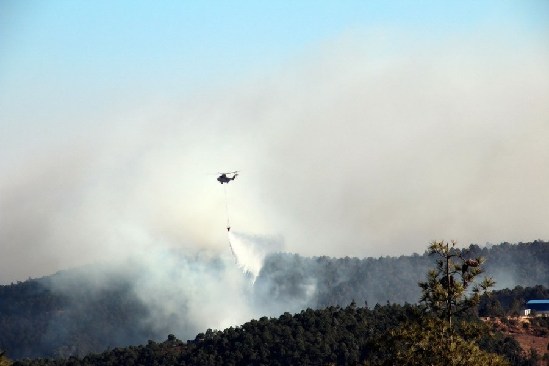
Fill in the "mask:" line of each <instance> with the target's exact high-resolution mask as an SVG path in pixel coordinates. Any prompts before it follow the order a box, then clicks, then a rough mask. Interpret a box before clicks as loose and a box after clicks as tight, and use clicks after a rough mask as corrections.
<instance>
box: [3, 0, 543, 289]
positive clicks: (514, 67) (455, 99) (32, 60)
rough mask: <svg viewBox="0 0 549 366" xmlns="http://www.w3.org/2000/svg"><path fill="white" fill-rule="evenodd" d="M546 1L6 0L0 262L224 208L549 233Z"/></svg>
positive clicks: (120, 249) (119, 247) (26, 270)
mask: <svg viewBox="0 0 549 366" xmlns="http://www.w3.org/2000/svg"><path fill="white" fill-rule="evenodd" d="M548 141H549V2H547V1H543V0H541V1H527V0H520V1H519V0H517V1H501V0H497V1H415V2H412V1H331V2H328V1H195V2H190V1H162V2H158V1H135V0H133V1H115V2H113V1H69V0H65V1H61V0H59V1H54V0H52V1H41V0H36V1H32V0H28V1H26V0H0V283H6V282H9V281H13V280H23V279H26V278H27V277H29V276H32V277H37V276H43V275H48V274H51V273H53V272H55V271H57V270H59V269H64V268H68V267H73V266H78V265H81V264H85V263H91V262H95V261H100V260H103V259H104V258H106V257H112V256H124V255H126V254H127V253H131V252H132V251H137V250H148V249H150V248H154V247H170V248H172V247H173V248H180V249H182V250H186V251H188V252H190V253H192V252H193V251H197V250H208V251H212V252H218V253H223V252H226V251H228V250H229V249H228V245H227V238H226V232H225V223H226V219H227V218H226V212H225V196H224V191H223V188H222V187H221V186H220V185H219V184H218V183H217V182H216V180H215V178H216V177H215V173H216V172H218V171H224V170H242V172H241V175H240V176H239V177H238V178H237V180H235V181H234V182H231V184H230V185H229V186H228V192H227V193H228V198H229V213H230V219H231V224H232V226H233V228H234V229H238V230H240V231H241V232H245V233H249V234H251V235H266V236H276V237H280V238H282V240H283V242H284V250H286V251H288V252H295V253H299V254H303V255H310V256H312V255H329V256H336V257H340V256H358V257H368V256H373V257H376V256H382V255H401V254H404V255H408V254H411V253H413V252H419V253H422V252H423V251H424V250H425V248H426V246H427V244H428V243H429V242H430V241H431V240H434V239H446V240H451V239H455V240H457V241H458V242H459V243H461V244H462V245H468V244H470V243H478V244H481V245H482V244H485V243H487V242H490V243H494V244H497V243H499V242H503V241H508V242H519V241H524V242H526V241H532V240H535V239H544V240H547V239H549V225H547V223H548V222H549V189H548V188H547V187H548V186H549V184H548V180H549V164H548V163H547V162H548V161H549V146H548Z"/></svg>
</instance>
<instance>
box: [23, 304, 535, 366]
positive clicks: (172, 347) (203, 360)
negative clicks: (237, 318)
mask: <svg viewBox="0 0 549 366" xmlns="http://www.w3.org/2000/svg"><path fill="white" fill-rule="evenodd" d="M423 310H424V309H423V308H421V307H420V306H417V305H398V304H391V305H384V306H380V305H376V306H375V307H374V308H373V309H368V308H365V307H357V306H356V305H355V304H351V305H349V306H347V307H345V308H341V307H338V306H336V307H333V306H332V307H327V308H324V309H317V310H312V309H307V310H303V311H301V312H300V313H298V314H295V315H291V314H288V313H285V314H282V315H281V316H279V317H278V318H267V317H262V318H260V319H258V320H252V321H250V322H247V323H245V324H243V325H242V326H239V327H230V328H227V329H225V330H211V329H208V330H207V331H206V332H204V333H200V334H198V335H197V336H196V337H195V339H194V340H190V341H188V342H186V343H184V342H182V341H179V340H177V339H176V338H175V337H174V336H172V335H170V336H169V337H168V340H166V341H165V342H162V343H156V342H153V341H149V342H148V344H146V345H142V346H131V347H127V348H116V349H113V350H111V351H107V352H103V353H101V354H95V355H88V356H85V357H83V358H74V357H72V358H70V359H57V360H53V359H37V360H29V361H19V362H16V363H15V365H17V366H24V365H75V366H76V365H336V364H337V365H355V364H366V365H384V364H393V363H392V362H393V360H394V357H395V355H396V354H397V353H398V352H397V351H398V350H399V347H404V345H403V344H402V343H399V342H400V339H401V338H402V337H407V336H408V337H409V336H410V334H409V333H407V334H403V331H402V329H410V331H414V329H416V328H417V327H419V326H420V325H422V324H423V323H422V322H423V321H425V319H433V318H426V317H425V313H424V311H423ZM461 324H465V325H462V326H461V328H459V329H458V333H457V334H458V335H457V336H456V339H459V340H461V341H460V342H466V341H465V337H469V336H470V333H471V330H470V327H471V326H473V327H474V328H475V329H476V330H475V331H476V332H480V333H483V334H484V336H483V338H482V341H480V340H479V341H478V345H473V346H474V347H476V349H477V352H481V354H482V355H484V356H485V357H488V358H487V359H489V360H494V363H493V364H494V365H496V364H497V365H499V364H506V363H508V364H511V365H530V364H531V362H530V360H529V359H528V358H527V357H526V356H525V355H523V354H522V352H521V350H520V347H519V346H518V344H517V343H516V341H514V340H513V339H512V338H510V337H506V336H504V335H502V334H499V333H498V334H494V335H490V333H489V332H488V330H487V328H486V327H485V326H484V325H483V324H481V323H461ZM467 324H470V325H467ZM471 324H472V325H471ZM403 326H404V327H403ZM414 327H416V328H414ZM421 329H423V331H422V333H424V334H425V336H426V337H427V336H431V335H430V334H431V333H430V332H435V329H431V330H427V331H425V328H423V327H422V328H421ZM433 334H434V333H433ZM416 336H417V335H413V337H416ZM399 337H401V338H399ZM468 344H472V343H470V342H469V343H468ZM479 347H480V348H479ZM496 353H497V354H499V356H496ZM496 361H497V362H496Z"/></svg>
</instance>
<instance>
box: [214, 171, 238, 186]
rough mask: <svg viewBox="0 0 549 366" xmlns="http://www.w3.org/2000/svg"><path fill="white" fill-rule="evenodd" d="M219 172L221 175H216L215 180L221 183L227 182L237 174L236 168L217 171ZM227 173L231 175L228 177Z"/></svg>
mask: <svg viewBox="0 0 549 366" xmlns="http://www.w3.org/2000/svg"><path fill="white" fill-rule="evenodd" d="M219 174H221V175H220V176H219V177H217V181H218V182H219V183H221V184H223V183H227V184H229V182H230V181H231V180H234V179H235V178H236V177H237V176H238V170H236V171H234V172H227V173H219ZM227 175H232V177H228V176H227Z"/></svg>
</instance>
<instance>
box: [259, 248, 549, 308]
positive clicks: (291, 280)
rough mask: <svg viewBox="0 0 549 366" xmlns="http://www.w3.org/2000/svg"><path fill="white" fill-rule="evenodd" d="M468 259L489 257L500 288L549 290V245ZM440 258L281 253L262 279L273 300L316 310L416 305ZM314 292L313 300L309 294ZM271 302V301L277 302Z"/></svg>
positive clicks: (475, 251)
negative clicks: (302, 303) (357, 305)
mask: <svg viewBox="0 0 549 366" xmlns="http://www.w3.org/2000/svg"><path fill="white" fill-rule="evenodd" d="M464 252H466V253H467V254H466V255H467V257H468V258H476V257H479V256H480V257H484V258H485V259H486V263H485V264H484V269H485V274H486V276H490V277H493V278H494V279H495V280H496V284H495V288H496V289H503V288H513V287H515V286H517V285H520V286H536V285H544V286H548V287H549V271H547V268H549V243H548V242H543V241H535V242H532V243H519V244H515V245H513V244H509V243H503V244H500V245H494V246H489V247H482V248H481V247H479V246H478V245H474V244H473V245H470V246H469V247H468V248H465V250H464ZM434 263H435V259H434V258H433V257H430V256H429V255H428V253H427V252H426V253H424V254H423V255H419V254H414V255H411V256H400V257H381V258H371V257H370V258H364V259H358V258H349V257H345V258H329V257H313V258H307V257H302V256H299V255H296V254H276V255H273V256H271V257H269V258H267V261H266V263H265V265H264V267H263V269H262V272H261V274H260V276H259V278H258V279H257V283H258V284H260V285H264V288H263V289H262V290H263V291H265V290H267V291H270V292H269V293H270V294H271V295H272V298H274V299H280V300H282V301H283V300H286V299H289V298H296V297H301V298H303V300H304V301H305V300H306V301H307V305H308V306H311V307H323V306H330V305H347V304H349V303H350V302H351V301H352V300H355V301H356V302H357V303H363V302H367V303H368V304H376V303H381V304H383V303H385V302H387V301H389V302H396V303H400V304H403V303H405V302H409V303H415V302H416V301H418V299H419V297H420V292H421V291H420V289H419V288H418V286H417V283H418V282H419V281H423V280H424V279H425V274H426V273H427V271H428V270H429V269H430V268H432V267H433V265H434ZM311 287H314V288H315V289H316V291H315V292H314V294H313V295H310V292H308V291H307V289H309V288H311ZM272 298H270V299H269V301H272Z"/></svg>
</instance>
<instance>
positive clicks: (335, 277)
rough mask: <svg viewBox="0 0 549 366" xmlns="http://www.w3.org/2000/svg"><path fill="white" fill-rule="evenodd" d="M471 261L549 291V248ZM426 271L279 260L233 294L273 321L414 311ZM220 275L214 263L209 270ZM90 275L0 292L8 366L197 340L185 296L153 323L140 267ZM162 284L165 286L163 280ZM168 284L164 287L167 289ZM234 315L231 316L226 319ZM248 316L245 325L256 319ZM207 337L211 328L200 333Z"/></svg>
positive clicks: (410, 260) (424, 262)
mask: <svg viewBox="0 0 549 366" xmlns="http://www.w3.org/2000/svg"><path fill="white" fill-rule="evenodd" d="M469 252H470V253H469V254H470V255H471V256H472V257H473V256H478V255H481V256H484V257H486V259H487V261H486V265H485V268H486V272H487V274H488V275H493V276H494V278H495V280H496V282H498V281H499V279H500V278H503V279H504V280H503V281H501V282H499V286H497V287H499V288H502V286H505V287H510V288H514V287H515V286H516V285H519V286H523V287H527V286H536V285H543V286H546V287H547V286H548V285H549V272H548V271H547V268H549V243H547V242H542V241H536V242H533V243H521V244H516V245H511V244H507V243H505V244H501V245H495V246H492V247H487V248H480V247H478V246H476V245H472V246H470V247H469ZM433 263H434V259H433V258H432V257H430V256H428V255H427V254H422V255H419V254H417V255H416V254H415V255H412V256H401V257H398V258H394V257H384V258H378V259H374V258H365V259H358V258H341V259H334V258H328V257H317V258H305V257H302V256H299V255H292V254H276V255H272V256H270V257H268V258H267V259H266V262H265V264H264V266H263V269H262V271H261V273H260V276H259V277H258V278H257V280H256V281H255V283H254V284H253V285H251V284H250V286H249V288H248V289H247V290H246V292H242V293H241V294H236V295H238V296H241V297H243V298H244V299H243V300H242V301H243V302H242V303H243V304H247V305H248V306H249V307H250V308H252V305H253V310H254V311H255V313H254V314H262V315H264V316H278V314H282V313H284V312H285V311H287V312H291V313H293V312H296V313H299V312H300V311H301V310H302V309H305V308H312V309H321V308H325V307H328V306H332V307H333V306H343V307H344V306H347V305H349V304H350V303H351V302H352V301H353V300H354V301H355V302H356V303H357V304H359V305H361V306H362V305H363V304H365V303H367V305H368V306H369V308H373V307H374V306H375V305H376V304H377V303H379V304H386V303H387V302H390V303H396V304H401V305H403V304H405V303H406V302H408V303H416V302H417V301H418V300H419V298H420V289H419V287H418V286H417V283H418V281H420V280H424V279H425V274H426V272H427V270H428V269H429V268H432V267H433ZM220 266H221V264H220V263H218V262H215V261H214V263H213V265H212V267H214V268H220ZM216 271H217V269H216ZM89 272H90V271H88V270H80V269H79V270H70V271H63V272H62V273H59V274H56V275H54V276H50V277H46V278H42V279H36V280H28V281H25V282H21V283H17V284H12V285H7V286H0V349H2V350H5V351H6V352H7V355H8V356H9V357H10V358H12V359H20V358H24V357H40V356H48V357H68V356H71V355H80V356H83V355H86V354H88V353H90V352H102V351H104V350H105V349H108V348H115V347H120V346H126V345H129V344H143V343H145V342H147V340H150V339H152V340H160V339H165V337H166V335H167V334H176V335H177V336H178V337H181V338H183V339H190V338H193V337H194V336H195V335H196V334H197V333H198V331H196V330H195V329H194V328H192V327H191V326H186V325H187V324H191V320H192V321H195V323H193V324H196V319H195V318H196V315H195V314H193V313H192V312H190V311H189V310H188V308H187V307H186V306H185V304H186V301H188V300H190V299H185V298H183V299H180V298H181V297H184V294H181V293H178V292H168V295H165V293H162V296H157V298H156V299H155V300H156V301H157V304H159V306H160V305H163V304H164V303H166V306H167V307H170V309H171V312H166V314H165V315H164V317H163V318H161V321H157V322H154V321H152V320H151V319H159V318H158V316H157V315H158V314H157V313H156V310H157V309H158V308H159V307H155V308H152V307H151V306H150V303H146V302H144V300H143V298H142V297H139V296H138V295H137V292H136V290H135V288H136V284H137V283H139V282H142V281H144V279H143V277H142V276H141V277H140V273H142V272H145V271H144V270H143V268H139V267H136V266H133V267H131V270H128V271H120V270H113V269H109V268H101V270H100V271H99V272H100V273H102V275H101V276H83V274H84V275H85V274H87V273H89ZM216 273H217V274H216V276H218V277H219V276H221V275H222V274H223V272H222V271H220V270H219V271H218V272H216ZM166 277H167V278H168V279H169V273H168V274H166ZM60 283H62V284H63V285H62V286H60V285H59V284H60ZM170 285H171V284H170V283H169V282H168V283H167V286H170ZM536 289H537V290H532V291H530V290H528V289H519V290H518V292H517V294H515V295H516V296H514V297H512V299H511V297H509V296H507V295H505V296H502V297H501V300H498V302H499V305H498V302H494V300H493V299H492V300H490V301H488V300H487V301H488V302H486V301H485V302H484V303H481V304H480V308H479V309H480V310H481V311H484V312H485V313H487V312H494V311H500V313H501V311H503V312H508V311H509V312H513V311H516V309H517V308H518V307H519V305H520V303H521V302H522V301H524V300H525V299H526V300H527V299H528V298H527V297H528V296H534V295H536V296H538V295H542V294H544V293H546V289H545V288H543V287H537V288H536ZM151 290H154V289H151ZM523 290H524V291H523ZM526 290H528V291H530V292H529V293H527V292H525V291H526ZM509 291H511V290H509ZM536 291H537V292H536ZM544 291H545V292H544ZM519 292H520V294H519ZM525 296H526V297H525ZM174 298H178V300H180V302H178V303H177V304H179V303H182V304H183V305H182V306H181V307H174V305H173V304H174V302H173V299H174ZM510 299H511V300H510ZM199 305H200V304H199ZM203 305H204V306H206V305H210V304H203ZM216 305H217V306H224V304H216ZM210 306H211V305H210ZM281 309H283V310H281ZM238 310H239V309H229V312H230V311H238ZM361 311H362V312H363V311H366V310H361ZM254 314H251V315H250V316H249V317H248V319H251V318H260V317H261V316H255V315H254ZM153 315H154V316H156V317H153ZM206 328H208V326H203V327H202V328H201V329H206Z"/></svg>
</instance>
